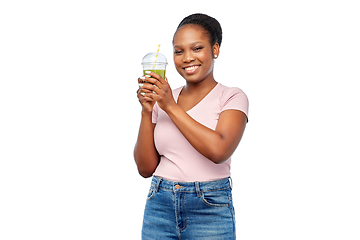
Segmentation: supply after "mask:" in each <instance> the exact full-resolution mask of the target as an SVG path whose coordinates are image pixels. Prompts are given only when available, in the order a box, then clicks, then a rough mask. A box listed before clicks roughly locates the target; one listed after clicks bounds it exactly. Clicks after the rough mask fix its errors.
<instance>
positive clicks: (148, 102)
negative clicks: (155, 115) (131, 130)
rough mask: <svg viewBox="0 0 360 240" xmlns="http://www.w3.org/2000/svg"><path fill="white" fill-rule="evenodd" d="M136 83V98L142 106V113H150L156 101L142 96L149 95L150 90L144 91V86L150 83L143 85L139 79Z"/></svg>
mask: <svg viewBox="0 0 360 240" xmlns="http://www.w3.org/2000/svg"><path fill="white" fill-rule="evenodd" d="M138 83H139V89H138V90H137V97H138V99H139V102H140V104H141V106H142V111H143V112H144V113H151V112H152V110H153V107H154V105H155V102H156V101H154V99H152V98H149V97H146V96H144V95H145V93H151V91H150V90H148V89H146V85H147V84H151V83H145V82H143V79H141V78H138Z"/></svg>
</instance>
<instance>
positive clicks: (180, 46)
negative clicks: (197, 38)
mask: <svg viewBox="0 0 360 240" xmlns="http://www.w3.org/2000/svg"><path fill="white" fill-rule="evenodd" d="M198 43H203V42H193V43H191V45H195V44H198ZM176 47H181V45H176V46H174V48H176Z"/></svg>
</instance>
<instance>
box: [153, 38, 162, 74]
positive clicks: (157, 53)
mask: <svg viewBox="0 0 360 240" xmlns="http://www.w3.org/2000/svg"><path fill="white" fill-rule="evenodd" d="M159 51H160V44H159V46H158V49H157V51H156V56H155V62H154V66H153V69H155V65H156V61H157V57H158V56H159Z"/></svg>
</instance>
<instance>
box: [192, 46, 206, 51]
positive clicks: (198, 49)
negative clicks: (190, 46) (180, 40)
mask: <svg viewBox="0 0 360 240" xmlns="http://www.w3.org/2000/svg"><path fill="white" fill-rule="evenodd" d="M203 48H204V47H195V48H194V51H195V52H197V51H200V50H201V49H203Z"/></svg>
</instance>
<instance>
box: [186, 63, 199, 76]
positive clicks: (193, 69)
mask: <svg viewBox="0 0 360 240" xmlns="http://www.w3.org/2000/svg"><path fill="white" fill-rule="evenodd" d="M199 67H200V66H199V65H197V66H190V67H186V68H183V69H184V70H185V72H186V74H192V73H194V72H195V71H196V70H197V69H198V68H199Z"/></svg>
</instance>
